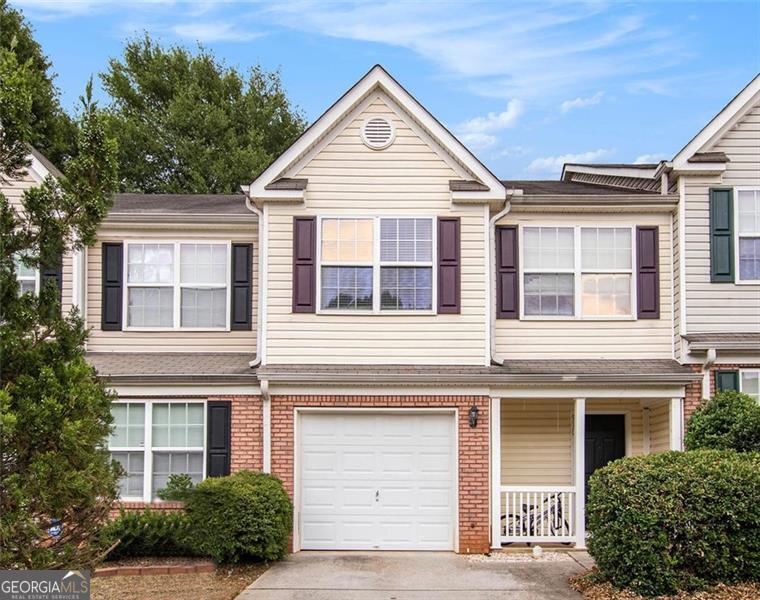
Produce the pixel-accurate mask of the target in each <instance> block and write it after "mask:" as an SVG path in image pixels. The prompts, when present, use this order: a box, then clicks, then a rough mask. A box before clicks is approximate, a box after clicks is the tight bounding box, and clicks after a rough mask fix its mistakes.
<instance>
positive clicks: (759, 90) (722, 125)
mask: <svg viewBox="0 0 760 600" xmlns="http://www.w3.org/2000/svg"><path fill="white" fill-rule="evenodd" d="M759 100H760V75H756V76H755V78H754V79H753V80H752V81H750V82H749V83H748V84H747V86H746V87H745V88H744V89H743V90H742V91H741V92H739V93H738V94H737V95H736V96H734V98H733V100H731V102H729V103H728V104H727V105H726V106H725V107H724V108H723V110H721V111H720V112H719V113H718V114H717V115H715V117H713V119H712V120H711V121H710V122H709V123H708V124H707V125H705V126H704V127H703V128H702V130H701V131H700V132H699V133H698V134H697V135H695V136H694V137H693V138H692V139H691V141H690V142H689V143H688V144H686V145H685V146H684V147H683V149H681V151H680V152H679V153H678V154H676V155H675V157H674V158H673V161H672V162H673V168H674V169H676V170H680V168H682V167H684V165H686V164H688V163H687V161H688V160H689V158H691V157H692V156H693V155H694V153H695V152H699V151H700V150H702V149H703V148H705V147H707V146H709V145H710V144H711V143H712V142H713V141H715V140H716V139H718V138H720V137H721V136H722V135H723V134H724V133H725V132H726V131H727V130H728V129H730V128H731V127H733V126H734V124H735V123H736V122H737V121H738V120H739V119H741V118H742V117H743V116H744V114H745V113H746V112H747V111H748V110H749V109H750V108H751V107H752V106H754V105H755V104H756V103H757V102H758V101H759ZM692 166H693V165H692Z"/></svg>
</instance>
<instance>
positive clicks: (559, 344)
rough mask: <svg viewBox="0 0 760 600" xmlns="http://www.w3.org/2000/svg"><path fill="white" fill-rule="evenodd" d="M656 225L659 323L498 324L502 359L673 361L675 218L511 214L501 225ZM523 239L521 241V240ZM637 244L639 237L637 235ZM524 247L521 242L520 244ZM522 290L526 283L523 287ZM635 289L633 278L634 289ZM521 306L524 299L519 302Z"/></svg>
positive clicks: (515, 321) (514, 321) (529, 321)
mask: <svg viewBox="0 0 760 600" xmlns="http://www.w3.org/2000/svg"><path fill="white" fill-rule="evenodd" d="M509 224H512V225H514V224H519V225H534V226H540V225H546V226H568V227H569V226H576V225H580V226H584V225H585V226H599V227H605V226H617V227H630V226H634V227H635V226H636V225H657V226H658V227H659V254H660V318H659V319H641V320H637V319H627V320H599V319H594V320H589V319H574V320H570V319H568V320H540V319H524V320H518V319H497V320H496V328H495V343H496V354H497V356H499V357H500V358H503V359H507V360H509V359H530V358H533V359H552V358H555V359H559V358H620V359H622V358H672V356H673V322H672V303H671V293H672V290H673V285H672V265H671V252H670V246H671V226H672V218H671V215H670V214H649V215H646V214H596V215H594V216H593V217H591V216H589V215H583V214H569V213H564V214H563V213H555V214H523V213H520V214H512V215H507V216H506V217H505V218H504V219H502V220H501V221H499V225H509ZM521 237H522V236H521ZM633 241H634V244H635V235H634V236H633ZM520 243H522V240H520ZM520 286H521V289H522V282H520ZM635 286H636V273H635V265H634V278H633V283H632V290H635ZM520 302H521V303H522V297H521V298H520Z"/></svg>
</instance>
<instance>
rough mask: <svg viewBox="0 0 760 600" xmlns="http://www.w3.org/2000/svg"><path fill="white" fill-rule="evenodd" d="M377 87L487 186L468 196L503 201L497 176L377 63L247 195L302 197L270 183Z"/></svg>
mask: <svg viewBox="0 0 760 600" xmlns="http://www.w3.org/2000/svg"><path fill="white" fill-rule="evenodd" d="M377 90H381V91H382V92H384V93H385V94H387V95H388V96H389V97H390V99H391V100H392V101H394V102H395V103H396V104H398V106H400V107H401V108H402V109H403V110H404V111H406V112H407V113H408V114H409V115H410V116H411V117H412V119H413V120H414V121H415V123H416V124H417V125H418V126H420V127H421V128H422V129H423V130H424V131H425V132H426V133H427V134H429V135H430V136H431V137H432V138H433V139H434V140H435V141H436V142H437V143H438V144H440V146H441V147H442V148H443V150H444V151H445V152H447V153H448V154H449V155H451V156H452V157H453V158H454V159H455V160H456V161H457V162H458V163H459V164H461V165H462V166H463V167H464V168H465V169H466V170H467V171H469V172H470V173H471V174H472V178H473V180H474V181H477V182H478V183H481V184H483V185H484V186H486V187H487V188H488V189H487V190H471V191H467V192H466V193H467V194H468V195H469V196H472V195H473V194H477V195H478V196H479V197H480V198H482V200H484V201H489V200H503V199H504V198H505V197H506V190H505V189H504V186H503V185H502V184H501V182H500V181H499V179H498V178H497V177H496V176H495V175H494V174H493V173H492V172H491V171H490V170H489V169H488V168H487V167H486V166H485V165H484V164H483V163H481V162H480V160H478V158H477V157H476V156H475V155H474V154H473V153H472V152H470V151H469V150H468V149H467V148H466V147H465V146H464V144H462V142H460V141H459V140H458V139H457V138H456V137H454V135H452V134H451V132H450V131H449V130H448V129H446V127H444V126H443V125H442V124H441V123H440V121H438V120H437V119H436V118H435V117H434V116H433V115H431V114H430V113H429V112H428V111H427V109H425V107H424V106H422V104H420V103H419V102H418V101H417V100H416V99H415V98H414V97H413V96H412V95H411V94H410V93H409V92H407V91H406V90H405V89H404V88H403V87H402V86H401V84H399V83H398V81H396V80H395V79H394V78H393V77H391V75H390V74H389V73H388V72H387V71H386V70H385V69H384V68H383V67H382V66H380V65H375V66H374V67H372V68H371V69H370V70H369V71H368V72H367V74H366V75H364V77H362V78H361V79H360V80H359V81H358V82H356V83H355V84H354V85H353V86H352V87H351V88H350V89H349V90H348V91H347V92H346V93H345V94H343V95H342V96H341V97H340V98H339V99H338V100H337V101H336V102H335V103H334V104H333V105H332V106H331V107H330V108H328V109H327V110H326V111H325V112H324V113H323V114H322V116H320V117H319V118H318V119H317V120H316V121H314V123H312V124H311V125H310V126H309V127H308V128H307V129H306V131H304V132H303V133H302V134H301V135H300V136H299V137H298V139H296V141H295V142H293V144H292V145H291V146H290V147H289V148H288V149H287V150H286V151H285V152H283V153H282V154H281V155H280V156H278V157H277V158H276V159H275V160H274V161H273V162H272V163H271V164H270V165H269V166H268V167H267V168H266V169H265V170H264V172H263V173H261V175H259V176H258V177H257V178H256V179H255V180H254V181H253V182H252V183H251V185H250V188H249V195H250V197H251V198H252V199H271V200H275V199H282V200H299V199H302V198H303V196H304V190H303V189H298V188H297V187H296V186H289V187H288V188H287V189H284V188H283V187H282V186H273V184H274V183H275V182H276V181H277V180H279V179H280V178H281V177H283V174H284V173H285V172H286V171H287V169H288V168H289V167H290V166H292V165H293V164H294V163H296V162H297V161H298V160H299V159H300V158H301V157H302V156H303V154H304V153H305V152H306V151H307V150H308V149H310V148H311V147H313V146H314V145H315V144H316V143H318V142H319V141H320V140H321V139H322V138H323V137H324V136H325V135H327V134H328V133H329V132H330V131H332V129H333V128H334V127H335V126H336V124H338V123H339V122H340V121H341V120H342V119H343V118H344V117H345V116H347V115H348V114H349V113H350V112H351V110H353V109H354V108H355V107H356V106H357V105H358V104H359V103H360V102H361V101H362V100H364V99H365V98H367V97H368V96H369V95H370V94H371V93H372V92H374V91H377Z"/></svg>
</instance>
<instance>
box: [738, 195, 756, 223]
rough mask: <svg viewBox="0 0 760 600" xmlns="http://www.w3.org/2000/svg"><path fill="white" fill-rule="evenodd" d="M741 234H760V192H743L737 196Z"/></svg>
mask: <svg viewBox="0 0 760 600" xmlns="http://www.w3.org/2000/svg"><path fill="white" fill-rule="evenodd" d="M737 204H738V209H739V232H740V233H760V190H742V191H739V192H738V194H737Z"/></svg>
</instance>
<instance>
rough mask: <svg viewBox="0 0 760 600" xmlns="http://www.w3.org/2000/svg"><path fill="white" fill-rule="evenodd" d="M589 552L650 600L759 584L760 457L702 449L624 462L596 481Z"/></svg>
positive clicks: (589, 507)
mask: <svg viewBox="0 0 760 600" xmlns="http://www.w3.org/2000/svg"><path fill="white" fill-rule="evenodd" d="M586 518H587V527H588V531H589V534H590V537H589V544H588V547H589V552H590V553H591V555H592V556H593V557H594V559H595V560H596V563H597V565H598V567H599V569H600V571H601V573H602V575H603V576H604V577H605V578H606V579H607V580H608V581H610V582H611V583H612V584H613V585H614V586H616V587H617V588H621V589H623V588H629V589H631V590H633V591H635V592H637V593H639V594H642V595H645V596H656V595H664V594H675V593H677V592H678V591H681V590H695V589H703V588H705V587H707V586H709V585H713V584H717V583H721V582H722V583H727V584H730V583H736V582H741V581H760V454H757V453H745V454H739V453H736V452H720V451H715V450H699V451H693V452H667V453H663V454H655V455H649V456H639V457H632V458H624V459H621V460H618V461H615V462H613V463H611V464H609V465H608V466H606V467H604V468H602V469H599V470H598V471H596V472H595V473H594V475H592V477H591V479H590V484H589V497H588V502H587V504H586Z"/></svg>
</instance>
